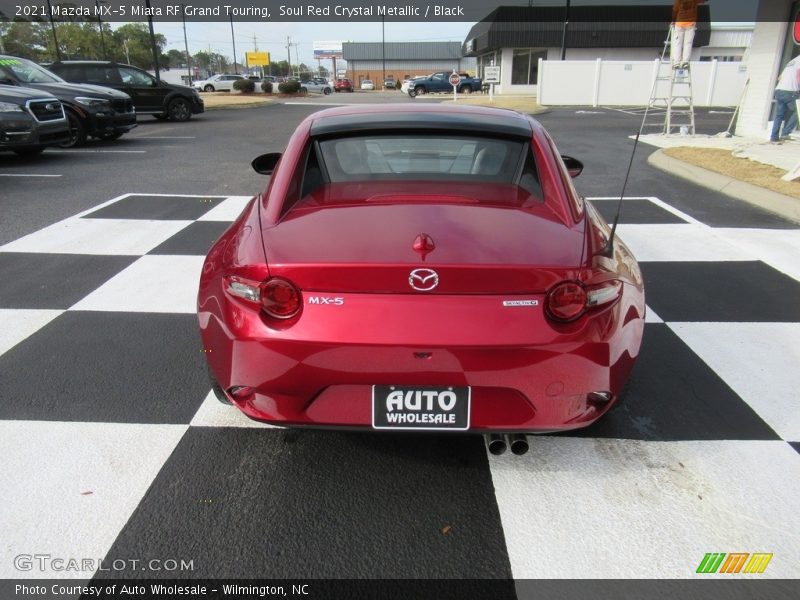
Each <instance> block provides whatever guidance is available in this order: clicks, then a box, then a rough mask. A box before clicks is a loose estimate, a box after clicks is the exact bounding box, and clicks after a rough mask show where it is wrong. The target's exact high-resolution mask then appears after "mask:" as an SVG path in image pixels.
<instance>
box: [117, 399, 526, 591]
mask: <svg viewBox="0 0 800 600" xmlns="http://www.w3.org/2000/svg"><path fill="white" fill-rule="evenodd" d="M231 410H235V409H233V408H232V409H231ZM125 556H178V557H191V558H193V559H194V564H195V570H196V571H198V572H199V573H202V576H203V577H208V578H222V577H231V578H237V577H238V578H247V577H252V576H253V575H254V574H257V576H258V577H262V578H268V579H274V578H296V577H304V578H436V579H440V578H510V577H511V569H510V565H509V560H508V554H507V551H506V545H505V539H504V535H503V528H502V526H501V523H500V514H499V511H498V508H497V503H496V499H495V494H494V487H493V484H492V479H491V474H490V471H489V465H488V460H487V456H486V450H485V448H484V443H483V440H482V439H481V437H480V436H476V435H468V436H461V435H454V436H440V435H424V436H420V435H417V436H414V435H392V434H372V433H340V432H330V431H327V432H326V431H315V430H263V429H245V428H210V427H192V428H190V429H189V431H188V432H187V433H186V435H185V436H184V437H183V438H182V439H181V441H180V443H179V444H178V446H177V448H176V449H175V451H174V452H173V453H172V455H171V456H170V458H169V460H168V461H167V462H166V464H165V465H164V467H163V468H162V469H161V471H160V473H159V474H158V477H157V478H156V479H155V481H154V482H153V484H152V485H151V486H150V489H149V490H148V492H147V494H146V495H145V497H144V498H143V499H142V501H141V502H140V503H139V506H138V508H137V509H136V511H135V512H134V514H133V515H132V516H131V518H130V519H129V520H128V523H127V524H126V526H125V528H124V529H123V530H122V532H121V533H120V535H119V536H118V537H117V540H116V541H115V543H114V545H113V547H112V548H111V550H110V551H109V553H108V554H107V555H106V558H107V560H108V561H112V560H113V559H114V558H121V557H125ZM170 575H172V574H167V573H164V574H163V576H164V577H169V576H170ZM109 576H113V577H147V576H150V577H160V576H162V574H160V573H149V574H142V573H140V572H137V571H132V572H119V573H114V574H113V575H109ZM183 576H191V575H183Z"/></svg>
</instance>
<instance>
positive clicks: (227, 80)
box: [192, 75, 244, 92]
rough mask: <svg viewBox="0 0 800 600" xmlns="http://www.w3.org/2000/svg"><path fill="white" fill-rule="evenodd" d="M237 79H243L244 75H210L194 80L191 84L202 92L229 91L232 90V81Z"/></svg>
mask: <svg viewBox="0 0 800 600" xmlns="http://www.w3.org/2000/svg"><path fill="white" fill-rule="evenodd" d="M237 79H244V77H242V76H241V75H212V76H211V77H209V78H208V79H203V80H201V81H195V82H194V83H192V86H193V87H194V88H195V89H196V90H201V91H203V92H230V91H231V90H233V82H234V81H236V80H237Z"/></svg>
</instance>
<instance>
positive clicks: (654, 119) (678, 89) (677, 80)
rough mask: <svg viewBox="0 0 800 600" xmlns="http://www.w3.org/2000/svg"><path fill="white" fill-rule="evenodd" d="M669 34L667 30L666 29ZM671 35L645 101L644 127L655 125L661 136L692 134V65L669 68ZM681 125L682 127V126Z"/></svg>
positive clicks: (670, 65) (666, 42) (693, 131)
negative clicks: (648, 96)
mask: <svg viewBox="0 0 800 600" xmlns="http://www.w3.org/2000/svg"><path fill="white" fill-rule="evenodd" d="M670 33H671V30H670ZM670 38H671V35H668V36H667V39H666V40H665V42H664V50H663V52H662V53H661V58H660V59H659V60H658V62H657V65H656V74H655V79H654V81H653V87H652V89H651V92H650V100H649V101H648V105H647V111H646V119H645V122H644V124H643V125H644V127H651V128H658V129H660V130H661V133H663V134H664V135H669V134H671V133H684V132H685V133H686V134H688V135H692V136H693V135H694V134H695V126H694V101H693V100H692V67H691V64H690V63H687V64H688V66H687V67H686V68H680V69H673V68H672V62H671V61H670V60H668V59H666V57H667V56H668V51H667V50H668V48H669V44H670ZM684 128H685V129H684Z"/></svg>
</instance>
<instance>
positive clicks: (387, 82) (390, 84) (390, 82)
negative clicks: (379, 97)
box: [383, 77, 395, 90]
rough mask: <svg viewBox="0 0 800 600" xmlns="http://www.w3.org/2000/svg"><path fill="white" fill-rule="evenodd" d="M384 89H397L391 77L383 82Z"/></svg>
mask: <svg viewBox="0 0 800 600" xmlns="http://www.w3.org/2000/svg"><path fill="white" fill-rule="evenodd" d="M383 87H385V88H387V89H392V90H393V89H394V88H395V83H394V79H393V78H391V77H387V78H386V79H384V80H383Z"/></svg>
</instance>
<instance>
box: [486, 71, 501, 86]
mask: <svg viewBox="0 0 800 600" xmlns="http://www.w3.org/2000/svg"><path fill="white" fill-rule="evenodd" d="M483 83H500V67H483Z"/></svg>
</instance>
